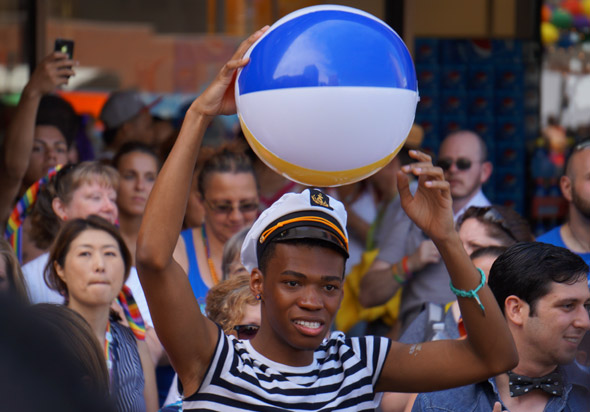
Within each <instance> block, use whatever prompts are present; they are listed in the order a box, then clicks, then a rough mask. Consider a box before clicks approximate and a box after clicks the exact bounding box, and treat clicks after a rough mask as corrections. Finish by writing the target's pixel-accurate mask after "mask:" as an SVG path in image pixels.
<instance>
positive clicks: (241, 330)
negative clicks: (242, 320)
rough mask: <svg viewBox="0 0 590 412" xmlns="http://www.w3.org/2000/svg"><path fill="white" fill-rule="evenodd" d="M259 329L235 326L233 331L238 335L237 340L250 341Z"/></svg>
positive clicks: (249, 326)
mask: <svg viewBox="0 0 590 412" xmlns="http://www.w3.org/2000/svg"><path fill="white" fill-rule="evenodd" d="M259 328H260V326H258V325H236V326H234V330H235V331H236V333H237V335H238V339H241V340H250V339H252V338H253V337H254V336H256V333H257V332H258V329H259Z"/></svg>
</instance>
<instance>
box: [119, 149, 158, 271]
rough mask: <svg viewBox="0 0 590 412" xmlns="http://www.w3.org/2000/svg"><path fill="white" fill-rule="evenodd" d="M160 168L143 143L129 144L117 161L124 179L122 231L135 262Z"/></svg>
mask: <svg viewBox="0 0 590 412" xmlns="http://www.w3.org/2000/svg"><path fill="white" fill-rule="evenodd" d="M160 166H161V164H160V158H159V157H158V155H157V154H156V152H154V150H153V149H152V148H151V147H150V146H148V145H146V144H145V143H142V142H128V143H125V144H124V145H123V146H121V148H120V149H119V151H118V152H117V154H116V155H115V157H114V159H113V167H114V168H115V169H117V171H118V172H119V177H120V179H119V188H118V190H117V206H118V208H119V230H120V232H121V236H123V239H125V244H126V245H127V247H128V248H129V251H130V252H131V259H133V260H135V244H136V243H137V234H138V233H139V227H140V226H141V218H142V217H143V211H144V210H145V204H146V203H147V199H148V197H149V195H150V192H151V191H152V187H153V186H154V182H155V181H156V177H157V176H158V172H159V171H160Z"/></svg>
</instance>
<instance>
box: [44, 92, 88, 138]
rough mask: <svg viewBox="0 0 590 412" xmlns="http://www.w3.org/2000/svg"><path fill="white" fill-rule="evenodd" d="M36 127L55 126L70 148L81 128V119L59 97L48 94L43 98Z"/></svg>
mask: <svg viewBox="0 0 590 412" xmlns="http://www.w3.org/2000/svg"><path fill="white" fill-rule="evenodd" d="M35 126H53V127H55V128H57V129H58V130H59V131H60V132H61V134H62V135H63V136H64V138H65V139H66V144H67V145H68V147H70V146H71V145H72V142H73V141H74V139H75V138H76V134H77V133H78V128H79V127H80V118H79V117H78V115H77V114H76V112H75V111H74V108H73V107H72V105H70V104H69V103H68V102H67V101H65V100H64V99H62V98H61V97H59V96H56V95H53V94H48V95H45V96H43V97H42V98H41V102H39V109H38V110H37V118H36V120H35Z"/></svg>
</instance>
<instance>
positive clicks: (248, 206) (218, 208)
mask: <svg viewBox="0 0 590 412" xmlns="http://www.w3.org/2000/svg"><path fill="white" fill-rule="evenodd" d="M205 203H207V205H208V206H209V208H210V209H211V210H212V211H213V212H214V213H217V214H219V215H229V214H230V213H231V212H233V211H234V205H233V204H232V203H213V202H211V201H209V200H205ZM237 209H238V210H239V211H240V213H252V212H254V211H257V210H258V202H244V203H240V204H238V206H237Z"/></svg>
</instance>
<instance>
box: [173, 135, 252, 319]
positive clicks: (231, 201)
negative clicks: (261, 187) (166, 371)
mask: <svg viewBox="0 0 590 412" xmlns="http://www.w3.org/2000/svg"><path fill="white" fill-rule="evenodd" d="M198 188H199V202H200V203H201V205H202V206H203V210H204V212H205V213H204V219H203V224H202V225H201V226H200V227H197V228H190V229H186V230H184V231H182V232H181V243H183V244H184V247H182V246H180V247H178V248H177V251H176V252H175V256H174V257H175V259H176V260H177V262H178V263H179V264H180V265H181V266H182V268H183V269H184V270H185V272H186V273H187V274H188V277H189V280H190V283H191V287H192V289H193V293H194V295H195V298H196V299H197V301H198V302H199V304H200V306H201V310H203V311H204V308H205V296H206V295H207V291H208V290H209V288H211V287H212V286H214V285H216V284H217V283H219V281H220V280H221V279H222V271H221V260H222V255H223V246H224V245H225V243H226V242H227V241H228V240H229V239H230V238H231V237H232V236H233V235H234V234H236V233H237V232H239V231H240V230H241V229H243V228H244V227H246V226H250V225H251V224H252V223H253V222H254V220H255V219H256V217H257V216H258V188H257V185H256V178H255V176H254V170H253V168H252V163H251V162H250V159H249V158H248V156H247V155H246V154H245V153H244V151H243V149H242V146H222V147H220V148H219V149H218V150H217V151H216V152H215V153H214V154H213V155H212V156H211V157H209V158H208V159H207V160H206V161H205V163H204V164H203V169H202V170H201V172H200V173H199V176H198Z"/></svg>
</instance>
